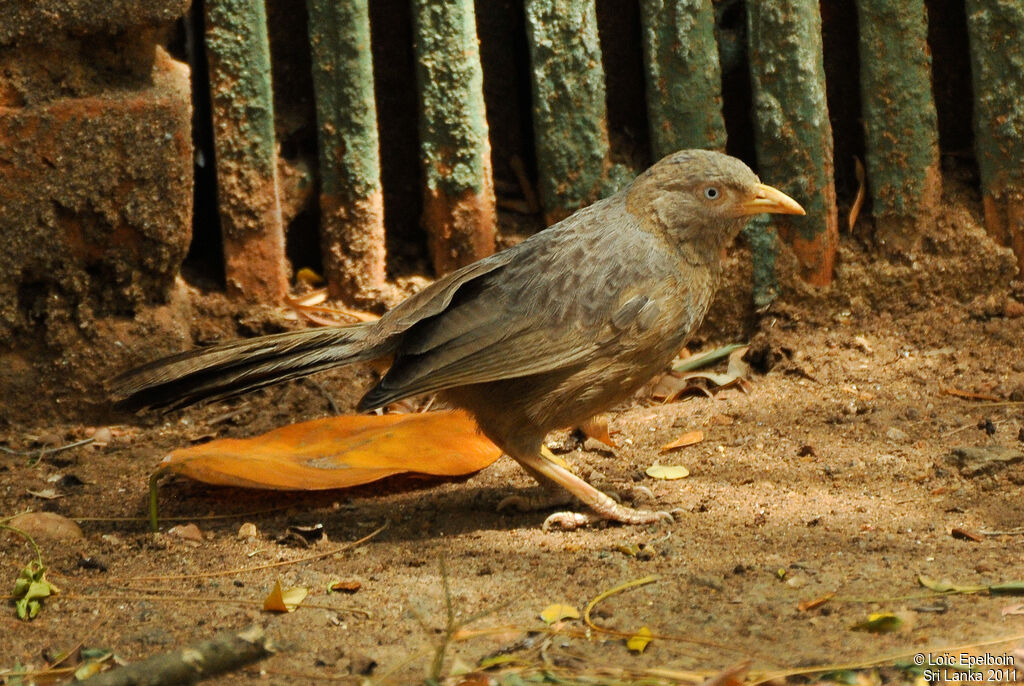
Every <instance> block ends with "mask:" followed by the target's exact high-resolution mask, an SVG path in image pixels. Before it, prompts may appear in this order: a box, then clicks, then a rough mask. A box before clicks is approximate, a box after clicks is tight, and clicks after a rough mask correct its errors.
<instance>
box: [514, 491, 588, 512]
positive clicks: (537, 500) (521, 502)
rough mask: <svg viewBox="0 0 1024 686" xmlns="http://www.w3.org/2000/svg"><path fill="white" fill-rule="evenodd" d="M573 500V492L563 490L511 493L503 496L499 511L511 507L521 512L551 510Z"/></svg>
mask: <svg viewBox="0 0 1024 686" xmlns="http://www.w3.org/2000/svg"><path fill="white" fill-rule="evenodd" d="M571 502H573V497H572V494H570V493H568V492H566V491H561V492H555V491H547V490H545V491H544V492H542V493H531V494H529V495H510V496H508V497H507V498H502V500H501V502H500V503H498V507H497V511H498V512H501V511H502V510H507V509H509V508H512V509H515V510H518V511H520V512H534V511H536V510H549V509H551V508H553V507H564V506H565V505H568V504H569V503H571Z"/></svg>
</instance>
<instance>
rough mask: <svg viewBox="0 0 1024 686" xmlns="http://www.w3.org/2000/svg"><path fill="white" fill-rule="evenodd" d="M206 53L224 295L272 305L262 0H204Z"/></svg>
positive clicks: (274, 283)
mask: <svg viewBox="0 0 1024 686" xmlns="http://www.w3.org/2000/svg"><path fill="white" fill-rule="evenodd" d="M206 47H207V54H208V57H209V63H210V96H211V100H212V104H213V129H214V149H215V154H216V162H217V200H218V204H219V206H220V220H221V229H222V233H223V240H224V272H225V277H226V281H227V289H228V293H229V294H231V295H233V296H235V297H242V298H245V299H247V300H252V301H257V302H267V303H271V302H277V301H279V300H281V299H282V298H283V297H284V295H285V294H286V293H287V289H288V278H287V264H286V262H285V255H284V229H283V227H282V224H281V205H280V200H279V197H278V188H277V150H276V141H275V137H274V103H273V95H272V90H271V84H270V46H269V43H268V40H267V17H266V11H265V8H264V6H263V0H208V1H207V3H206Z"/></svg>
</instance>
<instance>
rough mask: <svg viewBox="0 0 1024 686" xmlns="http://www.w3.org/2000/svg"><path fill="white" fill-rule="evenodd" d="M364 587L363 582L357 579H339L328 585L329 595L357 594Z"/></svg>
mask: <svg viewBox="0 0 1024 686" xmlns="http://www.w3.org/2000/svg"><path fill="white" fill-rule="evenodd" d="M362 587H363V584H362V582H360V581H356V580H355V579H345V580H342V579H338V580H337V581H332V582H331V583H330V584H328V585H327V592H328V593H355V592H356V591H358V590H359V589H360V588H362Z"/></svg>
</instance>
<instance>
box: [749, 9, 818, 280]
mask: <svg viewBox="0 0 1024 686" xmlns="http://www.w3.org/2000/svg"><path fill="white" fill-rule="evenodd" d="M747 20H748V29H749V41H750V43H749V55H750V72H751V81H752V90H753V99H754V108H753V109H754V129H755V144H756V148H757V158H758V166H759V169H760V174H761V177H762V178H763V179H764V180H765V182H767V183H770V184H772V185H775V186H777V187H778V188H779V189H781V190H782V191H784V192H785V193H787V194H789V195H790V196H792V197H793V198H795V199H796V200H797V201H798V202H799V203H800V204H801V205H803V207H804V209H806V210H807V215H806V216H803V217H798V216H793V217H789V216H787V217H784V218H777V219H775V220H774V223H775V224H776V225H777V226H778V227H779V230H780V232H781V233H782V236H783V237H784V238H785V239H786V240H787V241H788V242H790V243H791V244H792V245H793V247H794V251H795V252H796V253H797V257H798V259H799V260H800V263H801V267H802V273H803V275H804V277H805V278H806V279H808V280H809V281H811V282H812V283H815V284H818V285H824V284H827V283H829V281H830V280H831V271H832V262H833V260H834V255H835V242H836V237H837V231H838V226H837V217H836V206H835V186H834V182H833V179H832V171H833V160H832V128H831V125H830V123H829V118H828V106H827V104H826V101H825V69H824V66H823V62H822V44H821V15H820V13H819V10H818V3H817V2H816V0H778V1H777V2H771V3H767V2H753V3H748V4H747Z"/></svg>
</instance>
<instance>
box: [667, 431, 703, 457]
mask: <svg viewBox="0 0 1024 686" xmlns="http://www.w3.org/2000/svg"><path fill="white" fill-rule="evenodd" d="M703 440H704V432H703V431H701V430H700V429H697V430H696V431H687V432H686V433H684V434H683V435H682V436H680V437H679V438H677V439H676V440H674V441H672V442H671V443H666V444H665V445H663V446H661V451H662V452H665V451H667V450H675V449H676V448H685V447H686V446H688V445H696V444H697V443H700V442H701V441H703Z"/></svg>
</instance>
